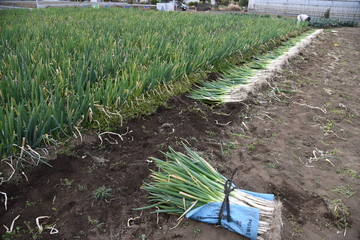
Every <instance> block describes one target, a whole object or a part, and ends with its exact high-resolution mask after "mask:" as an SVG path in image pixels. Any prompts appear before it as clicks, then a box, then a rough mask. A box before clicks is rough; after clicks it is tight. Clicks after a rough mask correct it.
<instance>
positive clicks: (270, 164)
mask: <svg viewBox="0 0 360 240" xmlns="http://www.w3.org/2000/svg"><path fill="white" fill-rule="evenodd" d="M280 167H281V166H280V164H277V163H273V162H267V163H265V168H266V169H280Z"/></svg>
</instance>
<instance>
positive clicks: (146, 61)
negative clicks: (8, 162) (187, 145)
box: [0, 8, 303, 157]
mask: <svg viewBox="0 0 360 240" xmlns="http://www.w3.org/2000/svg"><path fill="white" fill-rule="evenodd" d="M0 29H1V36H0V53H1V56H0V157H4V156H8V155H12V154H14V153H16V152H17V151H18V150H19V146H23V145H29V146H30V147H32V148H34V147H37V146H39V144H41V143H42V142H44V141H49V140H51V139H57V138H59V137H64V136H67V135H68V134H71V133H72V132H73V131H74V127H76V126H78V125H79V124H80V123H86V122H88V121H89V120H90V119H92V118H93V117H94V116H93V114H94V113H95V114H96V112H97V111H96V108H97V106H105V107H109V108H112V109H116V110H119V111H120V113H121V107H122V106H123V105H124V104H125V103H126V102H129V101H132V100H134V99H136V98H138V97H141V96H143V94H145V93H146V92H149V91H151V90H152V89H154V88H155V87H156V86H158V85H159V84H166V83H169V82H173V81H181V80H182V79H184V78H186V76H187V75H189V74H192V73H195V72H198V71H200V70H204V69H207V68H209V67H211V66H213V65H216V64H218V63H220V62H221V61H222V60H223V59H225V58H227V57H229V56H232V55H234V54H240V55H247V56H251V55H252V54H253V53H254V52H255V51H257V50H259V49H260V47H261V46H263V45H264V44H266V43H268V42H270V41H271V40H274V39H279V38H280V37H286V36H287V35H288V34H295V33H297V32H300V31H302V29H303V25H296V24H295V23H294V21H289V20H286V19H278V18H274V19H271V18H258V17H256V16H251V15H249V16H240V15H205V14H203V15H199V14H190V13H189V14H188V13H180V12H155V11H145V10H131V9H120V8H102V9H89V8H84V9H80V8H67V9H41V10H33V11H29V10H6V11H2V14H1V15H0ZM24 140H25V141H24Z"/></svg>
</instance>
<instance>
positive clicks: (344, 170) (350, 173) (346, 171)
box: [336, 167, 360, 179]
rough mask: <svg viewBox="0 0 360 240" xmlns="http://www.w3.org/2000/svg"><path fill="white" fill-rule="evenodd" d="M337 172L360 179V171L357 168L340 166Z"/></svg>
mask: <svg viewBox="0 0 360 240" xmlns="http://www.w3.org/2000/svg"><path fill="white" fill-rule="evenodd" d="M336 173H337V174H346V175H348V176H350V177H351V178H354V179H360V173H359V172H357V171H355V170H352V169H349V168H347V167H341V168H339V169H338V170H336Z"/></svg>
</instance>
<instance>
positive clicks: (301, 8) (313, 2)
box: [248, 0, 360, 22]
mask: <svg viewBox="0 0 360 240" xmlns="http://www.w3.org/2000/svg"><path fill="white" fill-rule="evenodd" d="M329 8H330V18H334V19H343V20H353V21H358V22H360V1H359V0H358V1H355V0H320V1H319V0H249V6H248V9H249V11H250V12H254V13H264V14H275V15H284V16H296V15H298V14H301V13H303V14H307V15H309V16H310V17H322V16H323V15H324V13H325V11H326V10H327V9H329Z"/></svg>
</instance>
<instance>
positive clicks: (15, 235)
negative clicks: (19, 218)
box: [1, 226, 25, 240]
mask: <svg viewBox="0 0 360 240" xmlns="http://www.w3.org/2000/svg"><path fill="white" fill-rule="evenodd" d="M24 233H25V230H24V229H22V228H21V227H20V226H17V227H15V228H14V229H13V230H12V232H6V233H4V234H3V235H2V236H1V239H3V240H13V239H14V240H15V239H21V237H22V235H23V234H24Z"/></svg>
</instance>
